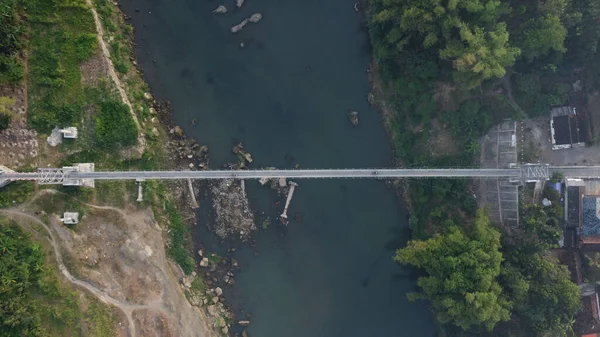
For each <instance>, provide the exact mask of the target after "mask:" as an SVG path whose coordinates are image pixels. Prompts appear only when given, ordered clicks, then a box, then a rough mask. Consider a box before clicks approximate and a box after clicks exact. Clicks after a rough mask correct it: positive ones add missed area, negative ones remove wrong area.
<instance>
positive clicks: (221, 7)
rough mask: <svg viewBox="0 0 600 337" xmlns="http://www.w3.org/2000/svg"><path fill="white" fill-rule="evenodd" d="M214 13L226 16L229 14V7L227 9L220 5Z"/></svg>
mask: <svg viewBox="0 0 600 337" xmlns="http://www.w3.org/2000/svg"><path fill="white" fill-rule="evenodd" d="M213 13H216V14H225V13H227V7H225V6H223V5H220V6H219V7H217V8H216V9H215V10H214V11H213Z"/></svg>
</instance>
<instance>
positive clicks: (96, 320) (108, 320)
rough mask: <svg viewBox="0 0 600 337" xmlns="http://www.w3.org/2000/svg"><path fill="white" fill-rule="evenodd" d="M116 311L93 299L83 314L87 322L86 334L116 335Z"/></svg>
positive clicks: (99, 336) (95, 336) (107, 336)
mask: <svg viewBox="0 0 600 337" xmlns="http://www.w3.org/2000/svg"><path fill="white" fill-rule="evenodd" d="M117 317H118V316H117V313H116V312H115V309H114V308H112V307H108V306H106V305H103V304H102V303H100V302H99V301H98V300H96V299H94V300H93V301H92V302H91V303H90V305H89V307H88V308H87V310H86V311H85V314H84V319H85V321H86V323H88V324H87V331H86V333H85V335H86V336H94V337H113V336H116V335H117V333H116V326H115V322H116V321H117Z"/></svg>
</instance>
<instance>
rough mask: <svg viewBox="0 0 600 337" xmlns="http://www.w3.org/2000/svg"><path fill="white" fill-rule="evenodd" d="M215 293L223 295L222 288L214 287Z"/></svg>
mask: <svg viewBox="0 0 600 337" xmlns="http://www.w3.org/2000/svg"><path fill="white" fill-rule="evenodd" d="M215 295H217V296H221V295H223V289H221V288H220V287H216V288H215Z"/></svg>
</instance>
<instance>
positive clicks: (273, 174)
mask: <svg viewBox="0 0 600 337" xmlns="http://www.w3.org/2000/svg"><path fill="white" fill-rule="evenodd" d="M2 177H3V178H6V179H13V180H37V179H40V175H39V174H38V173H12V172H8V173H5V174H2ZM263 177H266V178H293V179H311V178H312V179H317V178H407V177H424V178H427V177H455V178H461V177H462V178H466V177H475V178H477V177H505V178H519V177H521V171H520V169H518V168H511V169H339V170H335V169H332V170H237V171H225V170H217V171H112V172H110V171H105V172H100V171H96V172H66V177H65V178H68V179H95V180H129V179H227V178H235V179H260V178H263Z"/></svg>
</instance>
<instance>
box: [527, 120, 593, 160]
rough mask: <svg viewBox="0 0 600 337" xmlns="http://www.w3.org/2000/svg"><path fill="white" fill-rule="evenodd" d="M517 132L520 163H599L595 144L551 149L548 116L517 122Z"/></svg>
mask: <svg viewBox="0 0 600 337" xmlns="http://www.w3.org/2000/svg"><path fill="white" fill-rule="evenodd" d="M517 133H518V137H519V142H520V145H521V150H520V153H519V161H520V162H522V163H547V164H550V165H599V164H600V148H598V146H597V145H592V146H586V147H579V148H571V149H560V150H552V140H551V138H550V137H551V133H550V117H549V116H548V117H539V118H535V119H529V120H526V121H521V122H519V126H518V127H517Z"/></svg>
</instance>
